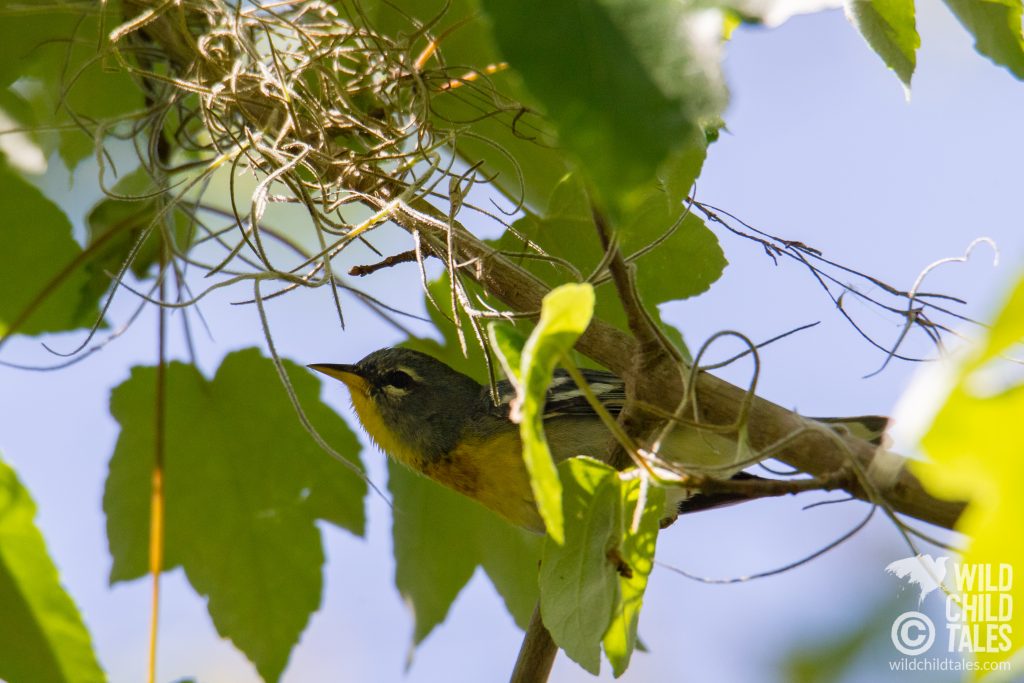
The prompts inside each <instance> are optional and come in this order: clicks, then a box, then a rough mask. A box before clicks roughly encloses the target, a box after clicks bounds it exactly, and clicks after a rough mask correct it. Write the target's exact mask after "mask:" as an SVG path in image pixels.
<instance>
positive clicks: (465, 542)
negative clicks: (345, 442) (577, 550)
mask: <svg viewBox="0 0 1024 683" xmlns="http://www.w3.org/2000/svg"><path fill="white" fill-rule="evenodd" d="M388 488H389V489H390V490H391V494H392V496H393V498H394V517H393V522H392V538H393V541H394V548H395V564H396V569H395V584H396V585H397V586H398V590H399V592H400V593H401V594H402V597H403V598H405V600H406V601H407V602H408V604H409V605H410V607H411V608H412V611H413V615H414V617H415V626H414V630H413V640H414V642H416V643H419V642H421V641H422V640H423V639H424V638H426V637H427V636H428V635H429V634H430V632H431V631H432V630H433V629H434V627H435V626H437V625H438V624H440V623H441V622H442V621H444V619H445V617H446V616H447V614H448V609H449V608H450V607H451V604H452V602H454V600H455V597H456V596H457V595H458V594H459V592H460V591H461V590H462V588H463V587H464V586H465V585H466V582H467V581H469V579H470V577H471V576H472V575H473V572H474V571H475V570H476V568H477V567H478V566H482V567H483V568H484V570H485V571H486V572H487V574H488V576H489V577H490V578H491V581H492V582H493V583H494V585H495V587H496V588H497V589H498V592H499V593H500V594H501V596H502V598H503V599H504V600H505V605H506V607H507V608H508V610H509V612H510V613H511V614H512V616H513V618H514V619H515V620H516V623H517V624H518V625H519V626H520V627H521V628H525V627H526V623H527V622H528V621H529V619H530V613H531V611H532V610H533V606H534V604H535V602H536V600H537V562H538V560H539V559H540V537H539V536H537V535H535V534H531V533H529V532H527V531H523V530H522V529H517V528H515V527H513V526H511V525H510V524H508V523H507V522H505V521H504V520H502V519H500V518H499V517H497V516H496V515H495V514H494V513H492V512H491V511H490V510H488V509H487V508H485V507H483V506H482V505H479V504H477V503H476V502H475V501H473V500H471V499H469V498H466V497H465V496H461V495H459V494H458V493H455V492H454V491H451V490H449V489H446V488H445V487H443V486H441V485H440V484H437V483H435V482H433V481H431V480H429V479H427V478H425V477H422V476H420V475H418V474H416V473H415V472H412V471H410V470H409V469H407V468H405V467H403V466H402V465H399V464H397V463H395V462H393V461H391V462H389V463H388Z"/></svg>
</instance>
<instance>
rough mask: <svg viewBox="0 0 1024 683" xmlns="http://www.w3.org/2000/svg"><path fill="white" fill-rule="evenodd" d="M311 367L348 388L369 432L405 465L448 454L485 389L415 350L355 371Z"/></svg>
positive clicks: (387, 355) (371, 359)
mask: <svg viewBox="0 0 1024 683" xmlns="http://www.w3.org/2000/svg"><path fill="white" fill-rule="evenodd" d="M309 367H310V368H311V369H313V370H316V371H318V372H322V373H324V374H326V375H329V376H330V377H334V378H335V379H339V380H341V381H342V382H344V383H345V384H346V385H347V386H348V388H349V390H350V391H351V393H352V404H353V406H354V407H355V409H356V412H357V413H358V415H359V419H360V421H361V422H362V423H363V426H364V427H365V428H366V431H367V432H368V433H369V434H370V436H371V437H372V438H373V439H374V440H375V441H377V442H378V443H379V444H380V445H381V446H382V447H383V448H384V449H385V450H386V451H388V452H390V453H391V454H392V455H393V456H395V457H397V458H399V459H402V460H404V459H406V457H404V456H406V455H408V456H409V457H412V455H413V454H416V455H418V456H419V457H421V458H427V459H434V458H438V457H440V456H442V455H444V454H445V453H448V452H449V451H450V450H451V449H452V448H453V447H454V446H455V444H456V443H457V440H458V438H459V435H460V434H461V432H462V429H463V427H464V424H465V421H466V420H467V419H469V418H471V417H472V416H474V415H475V414H476V413H477V412H478V411H479V410H480V404H481V401H480V399H481V394H482V389H483V388H482V387H481V385H480V384H479V383H478V382H477V381H476V380H474V379H472V378H471V377H468V376H466V375H464V374H462V373H461V372H457V371H456V370H453V369H452V368H450V367H448V366H447V365H445V364H444V363H442V362H441V361H439V360H437V359H436V358H433V357H431V356H428V355H427V354H425V353H421V352H419V351H413V350H412V349H403V348H384V349H379V350H377V351H374V352H373V353H371V354H370V355H368V356H366V357H365V358H363V359H362V360H361V361H359V362H358V363H355V364H354V365H342V364H332V363H322V364H316V365H310V366H309ZM396 451H401V452H396Z"/></svg>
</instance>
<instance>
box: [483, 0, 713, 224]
mask: <svg viewBox="0 0 1024 683" xmlns="http://www.w3.org/2000/svg"><path fill="white" fill-rule="evenodd" d="M482 5H483V6H484V7H485V8H486V10H487V12H488V13H489V14H490V16H491V18H492V21H493V27H494V34H495V36H496V38H497V41H498V44H499V46H500V47H501V51H502V53H503V55H504V56H505V58H506V59H507V60H508V62H509V63H510V64H511V65H512V67H514V68H515V69H516V70H517V71H518V72H519V73H520V74H521V75H522V77H523V81H524V83H525V85H526V88H527V90H528V91H529V92H530V94H531V95H532V96H533V97H534V98H536V100H537V101H539V102H540V103H541V105H542V106H543V108H544V110H545V111H546V113H547V114H548V115H549V116H550V117H551V120H552V121H553V122H554V124H555V125H556V127H557V129H558V134H559V137H560V140H561V142H562V144H563V145H564V146H565V147H566V148H567V149H568V150H570V151H571V152H572V153H573V155H574V156H575V157H576V159H578V160H579V162H580V165H581V167H582V169H583V170H584V172H585V174H586V177H587V178H588V179H589V180H590V181H591V182H593V183H594V185H595V186H596V188H597V190H598V192H599V194H600V197H599V198H598V203H599V204H600V205H602V206H603V207H604V209H605V210H607V211H610V212H611V214H612V216H613V218H614V219H615V220H616V222H618V221H619V220H621V219H622V218H623V217H625V216H626V215H627V214H628V213H629V211H631V210H632V208H633V207H634V206H635V205H636V203H637V202H638V200H641V199H642V197H639V196H637V191H638V188H643V187H644V186H645V185H647V184H649V183H650V182H651V181H652V180H653V179H654V177H655V174H656V171H657V169H658V168H659V166H661V164H662V163H663V162H664V161H665V160H666V159H668V158H669V157H670V156H671V155H672V153H674V152H676V151H677V150H679V149H685V148H688V147H692V146H695V145H699V144H701V141H702V135H703V130H704V128H705V127H706V126H708V125H710V124H712V123H713V122H714V121H716V120H717V119H718V118H719V116H720V114H721V112H722V109H723V107H724V104H725V99H726V97H725V87H724V85H723V83H722V80H721V75H720V73H719V68H718V58H719V47H720V41H721V24H720V23H719V24H716V23H715V21H714V16H713V15H708V14H707V13H706V12H701V13H698V12H695V11H694V7H693V6H692V5H689V4H687V3H681V2H663V1H662V0H577V1H576V2H546V1H545V0H525V1H520V2H514V3H510V2H504V1H502V0H483V2H482ZM709 19H711V21H709ZM526 37H528V39H526Z"/></svg>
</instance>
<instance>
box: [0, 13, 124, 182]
mask: <svg viewBox="0 0 1024 683" xmlns="http://www.w3.org/2000/svg"><path fill="white" fill-rule="evenodd" d="M0 12H2V13H3V21H0V45H2V46H4V47H3V48H0V64H3V66H2V67H0V85H5V86H6V85H7V84H8V83H10V82H12V81H13V80H15V79H17V78H28V79H31V80H32V81H33V82H34V84H35V86H36V87H26V88H24V89H23V90H24V91H25V92H26V93H27V94H28V96H29V99H30V100H31V101H32V104H33V107H34V109H35V111H36V113H37V116H38V118H39V120H40V121H41V122H43V123H44V124H51V125H54V126H70V127H71V129H70V130H66V131H63V132H61V133H60V135H59V137H60V152H61V157H62V158H63V159H64V161H65V163H66V164H67V166H68V168H69V169H74V167H75V165H76V164H77V163H78V162H79V161H81V160H82V159H83V158H85V157H87V156H89V155H90V154H92V153H93V151H94V146H95V140H94V133H95V130H96V125H95V124H96V123H98V122H112V121H114V120H115V119H117V118H118V117H121V116H123V115H125V114H128V113H130V112H133V111H135V110H138V109H140V108H141V107H142V91H141V90H140V89H139V87H138V86H137V85H136V84H135V82H134V81H133V80H132V79H131V77H130V76H129V75H128V74H127V73H126V72H124V71H122V70H121V69H120V66H119V65H118V64H117V62H116V60H115V59H114V58H113V56H111V55H110V54H109V49H108V48H109V46H108V44H107V33H108V32H109V31H110V29H112V28H114V27H115V26H117V25H118V24H120V23H121V21H123V19H124V18H123V16H122V14H121V13H122V9H121V3H120V2H105V3H99V4H97V6H96V7H95V8H93V9H92V10H91V11H89V12H84V13H83V12H74V11H70V7H69V6H67V5H65V6H63V7H62V6H61V5H60V4H49V5H45V4H39V5H37V6H33V5H32V4H30V3H20V2H14V1H12V0H0ZM83 125H85V126H87V128H82V126H83Z"/></svg>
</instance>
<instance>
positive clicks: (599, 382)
mask: <svg viewBox="0 0 1024 683" xmlns="http://www.w3.org/2000/svg"><path fill="white" fill-rule="evenodd" d="M580 372H581V373H582V375H583V378H584V379H585V380H587V384H588V385H589V386H590V390H591V391H592V392H593V393H594V396H595V397H597V400H599V401H600V402H601V404H602V405H603V406H604V407H605V409H607V410H608V412H609V413H610V414H611V415H613V416H616V415H618V414H619V412H620V411H621V410H622V406H624V405H625V404H626V386H625V384H624V383H623V381H622V380H621V379H620V378H619V377H618V376H617V375H613V374H612V373H610V372H603V371H601V370H581V371H580ZM497 389H498V405H497V406H494V410H495V411H497V412H499V413H501V414H502V416H507V415H508V410H509V406H510V405H511V403H512V400H513V399H514V398H515V397H516V390H515V388H513V386H512V384H511V383H510V382H508V381H507V380H502V381H500V382H498V384H497ZM489 393H490V392H489V391H486V390H485V394H487V396H486V400H487V401H488V402H490V397H489ZM492 405H493V403H492ZM593 414H594V409H593V408H592V407H591V406H590V403H589V402H588V401H587V397H586V396H584V394H583V392H582V391H581V390H580V388H579V387H578V386H576V382H574V381H573V379H572V377H570V376H569V373H568V372H566V371H565V370H562V369H558V370H555V374H554V377H553V378H552V380H551V384H550V386H549V387H548V393H547V399H546V402H545V404H544V418H545V419H547V418H549V417H557V416H559V415H593Z"/></svg>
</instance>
